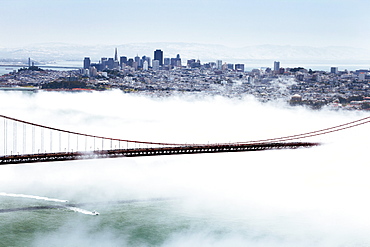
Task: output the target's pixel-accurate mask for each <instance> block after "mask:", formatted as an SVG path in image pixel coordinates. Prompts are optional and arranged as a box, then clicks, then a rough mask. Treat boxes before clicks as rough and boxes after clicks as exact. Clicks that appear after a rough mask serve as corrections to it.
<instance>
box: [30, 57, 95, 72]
mask: <svg viewBox="0 0 370 247" xmlns="http://www.w3.org/2000/svg"><path fill="white" fill-rule="evenodd" d="M30 61H31V60H29V61H28V63H30ZM90 64H91V61H90V58H89V57H85V59H84V69H89V68H90Z"/></svg>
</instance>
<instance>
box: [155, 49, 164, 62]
mask: <svg viewBox="0 0 370 247" xmlns="http://www.w3.org/2000/svg"><path fill="white" fill-rule="evenodd" d="M154 60H157V61H159V66H162V65H163V51H161V50H159V49H157V50H155V51H154Z"/></svg>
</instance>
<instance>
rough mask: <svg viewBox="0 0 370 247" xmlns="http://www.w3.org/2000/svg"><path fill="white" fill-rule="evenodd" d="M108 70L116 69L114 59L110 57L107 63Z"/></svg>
mask: <svg viewBox="0 0 370 247" xmlns="http://www.w3.org/2000/svg"><path fill="white" fill-rule="evenodd" d="M107 66H108V69H114V59H113V58H112V57H110V58H109V59H108V61H107Z"/></svg>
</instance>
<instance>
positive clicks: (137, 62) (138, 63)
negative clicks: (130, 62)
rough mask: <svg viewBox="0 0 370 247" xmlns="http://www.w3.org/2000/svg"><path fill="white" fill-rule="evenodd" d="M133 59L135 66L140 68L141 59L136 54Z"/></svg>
mask: <svg viewBox="0 0 370 247" xmlns="http://www.w3.org/2000/svg"><path fill="white" fill-rule="evenodd" d="M134 61H135V63H136V66H137V68H141V67H142V64H141V59H140V57H139V56H138V55H136V57H135V58H134ZM137 68H136V69H137Z"/></svg>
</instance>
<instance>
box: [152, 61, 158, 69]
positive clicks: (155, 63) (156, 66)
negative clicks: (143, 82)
mask: <svg viewBox="0 0 370 247" xmlns="http://www.w3.org/2000/svg"><path fill="white" fill-rule="evenodd" d="M153 70H154V71H156V70H159V61H158V60H153Z"/></svg>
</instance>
